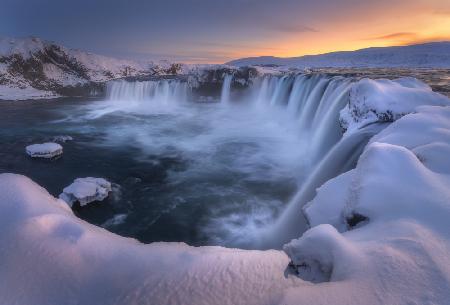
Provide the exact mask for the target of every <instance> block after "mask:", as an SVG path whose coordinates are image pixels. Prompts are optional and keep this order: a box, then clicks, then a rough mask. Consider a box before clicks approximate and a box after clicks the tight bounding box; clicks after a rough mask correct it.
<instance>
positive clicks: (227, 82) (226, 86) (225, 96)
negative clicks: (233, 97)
mask: <svg viewBox="0 0 450 305" xmlns="http://www.w3.org/2000/svg"><path fill="white" fill-rule="evenodd" d="M232 80H233V75H230V74H227V75H226V76H225V77H224V79H223V84H222V93H221V95H220V103H221V104H228V103H229V102H230V91H231V81H232Z"/></svg>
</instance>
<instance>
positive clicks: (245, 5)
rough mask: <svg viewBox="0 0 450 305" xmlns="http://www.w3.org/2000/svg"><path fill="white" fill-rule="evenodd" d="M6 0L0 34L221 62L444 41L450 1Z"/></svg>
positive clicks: (449, 28) (134, 54)
mask: <svg viewBox="0 0 450 305" xmlns="http://www.w3.org/2000/svg"><path fill="white" fill-rule="evenodd" d="M3 1H4V2H5V4H3V6H2V8H3V10H2V11H1V12H0V35H4V36H12V37H15V36H29V35H34V36H37V37H41V38H43V39H48V40H53V41H56V42H58V43H61V44H64V45H66V46H68V47H73V48H78V49H83V50H87V51H92V52H96V53H99V54H105V55H110V56H118V57H124V58H135V59H169V60H173V61H178V62H186V63H224V62H227V61H230V60H233V59H237V58H242V57H254V56H276V57H296V56H302V55H315V54H322V53H328V52H334V51H353V50H357V49H362V48H367V47H386V46H394V45H395V46H397V45H411V44H416V43H422V42H430V41H447V40H450V2H449V1H446V0H428V1H426V0H409V1H408V0H390V1H389V0H379V1H376V2H374V1H359V0H339V1H327V0H317V1H315V2H314V3H311V2H310V1H306V0H297V1H295V0H282V1H272V0H268V1H257V0H230V1H226V2H222V1H210V0H209V1H207V0H169V1H162V0H161V1H160V0H155V1H144V0H136V1H133V2H131V3H129V4H127V3H126V2H125V1H121V0H110V1H106V0H98V1H95V2H92V1H88V0H80V1H63V2H64V3H61V2H60V1H57V0H36V1H33V2H32V3H29V2H30V1H26V0H14V1H13V0H3ZM86 7H89V10H86V9H85V8H86ZM106 8H107V9H106Z"/></svg>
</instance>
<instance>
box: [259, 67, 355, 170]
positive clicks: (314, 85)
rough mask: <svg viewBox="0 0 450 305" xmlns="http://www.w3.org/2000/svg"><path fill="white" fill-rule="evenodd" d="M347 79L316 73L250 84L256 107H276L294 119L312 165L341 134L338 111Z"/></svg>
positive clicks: (345, 95)
mask: <svg viewBox="0 0 450 305" xmlns="http://www.w3.org/2000/svg"><path fill="white" fill-rule="evenodd" d="M350 87H351V80H349V79H346V78H344V77H339V76H335V77H329V76H325V75H320V74H314V75H298V76H295V77H294V76H282V77H277V76H267V77H264V78H263V79H261V80H259V81H258V82H257V83H256V84H255V86H254V88H253V97H252V100H253V101H254V103H255V104H256V105H258V107H263V108H269V109H270V107H279V108H281V109H284V111H286V112H287V113H288V115H289V116H291V117H292V118H293V120H295V121H296V124H297V126H298V131H299V133H300V136H301V137H302V140H304V142H305V143H307V144H308V145H307V147H303V148H301V149H302V150H303V154H304V155H305V158H306V159H308V160H307V163H309V164H310V165H311V166H313V165H314V164H315V163H317V162H318V161H320V160H321V159H322V158H323V156H324V155H325V154H326V153H327V152H328V151H329V150H330V149H331V147H333V146H334V145H335V144H336V143H337V142H338V141H339V140H340V138H341V137H342V133H341V129H340V126H339V111H340V110H341V109H342V108H343V107H344V106H345V105H346V103H347V102H348V98H349V91H350Z"/></svg>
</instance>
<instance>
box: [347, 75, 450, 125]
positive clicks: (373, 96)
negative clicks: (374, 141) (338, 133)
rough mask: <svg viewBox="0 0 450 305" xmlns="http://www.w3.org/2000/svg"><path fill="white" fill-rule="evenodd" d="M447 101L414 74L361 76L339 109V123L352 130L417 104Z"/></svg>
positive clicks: (390, 118)
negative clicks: (387, 76) (392, 78)
mask: <svg viewBox="0 0 450 305" xmlns="http://www.w3.org/2000/svg"><path fill="white" fill-rule="evenodd" d="M449 104H450V101H449V99H448V98H447V97H445V96H443V95H440V94H438V93H435V92H433V91H432V89H431V88H430V87H429V86H428V85H426V84H425V83H423V82H421V81H419V80H417V79H415V78H411V77H405V78H399V79H396V80H388V79H377V80H373V79H368V78H364V79H361V80H359V81H357V82H356V83H354V84H352V88H351V90H350V97H349V102H348V104H347V105H346V106H345V107H344V109H342V110H341V113H340V124H341V127H342V128H343V129H344V131H348V132H352V131H354V130H355V129H359V128H362V127H364V126H367V125H369V124H372V123H375V122H393V121H395V120H397V119H399V118H400V117H402V116H404V115H405V114H408V113H411V112H414V111H415V110H416V108H417V107H418V106H421V105H436V106H448V105H449Z"/></svg>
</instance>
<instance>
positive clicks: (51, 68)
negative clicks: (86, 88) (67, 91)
mask: <svg viewBox="0 0 450 305" xmlns="http://www.w3.org/2000/svg"><path fill="white" fill-rule="evenodd" d="M43 70H44V74H45V76H46V77H47V78H48V79H50V80H53V81H56V82H58V83H59V84H61V85H63V86H76V85H81V84H85V83H87V82H88V81H87V80H86V79H83V78H81V77H78V76H77V75H74V74H72V73H70V72H68V71H64V70H62V69H61V68H60V67H58V66H57V65H55V64H53V63H45V64H43Z"/></svg>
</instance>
